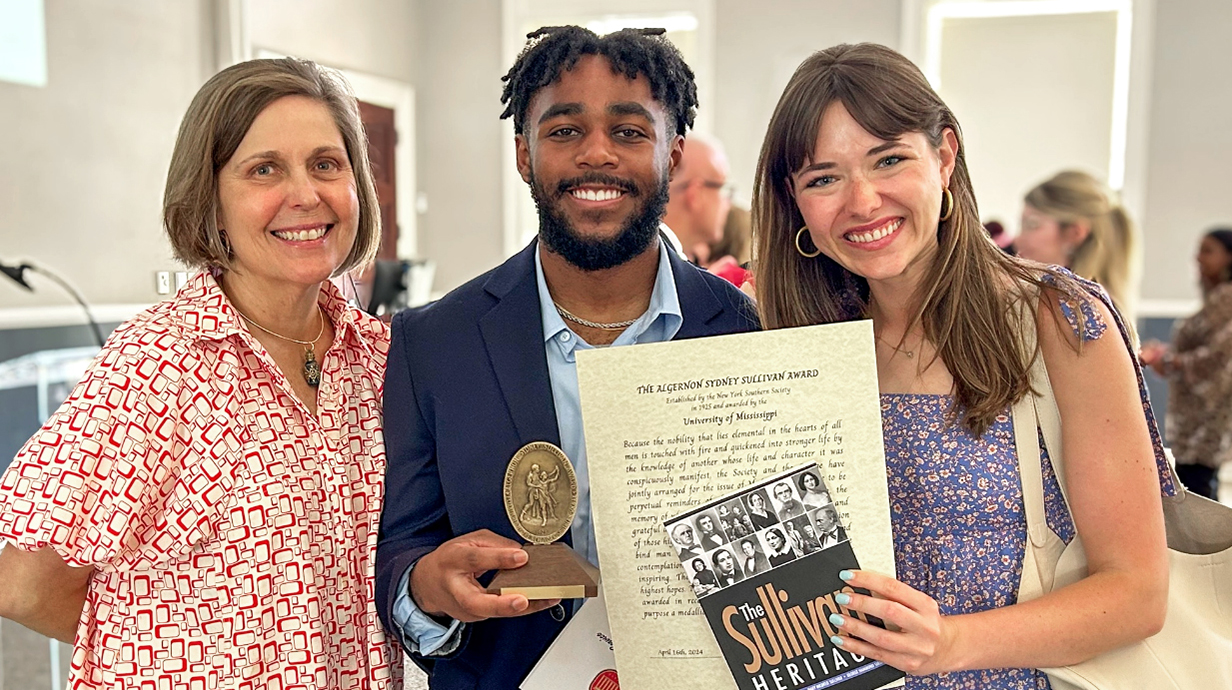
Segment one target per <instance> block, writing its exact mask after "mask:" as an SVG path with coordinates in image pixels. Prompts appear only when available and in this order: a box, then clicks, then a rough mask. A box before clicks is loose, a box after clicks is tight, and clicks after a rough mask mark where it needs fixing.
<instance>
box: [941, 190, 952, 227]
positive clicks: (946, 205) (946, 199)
mask: <svg viewBox="0 0 1232 690" xmlns="http://www.w3.org/2000/svg"><path fill="white" fill-rule="evenodd" d="M941 209H942V210H941V222H942V223H944V222H945V221H947V220H949V219H950V216H952V215H954V195H953V194H952V193H950V188H949V187H942V188H941Z"/></svg>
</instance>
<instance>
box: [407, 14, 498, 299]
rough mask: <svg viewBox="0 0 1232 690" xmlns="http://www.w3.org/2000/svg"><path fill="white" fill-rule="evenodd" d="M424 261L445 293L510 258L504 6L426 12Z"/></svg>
mask: <svg viewBox="0 0 1232 690" xmlns="http://www.w3.org/2000/svg"><path fill="white" fill-rule="evenodd" d="M419 20H420V25H419V41H420V43H419V52H418V55H417V57H418V62H419V69H418V71H419V80H418V82H417V83H416V103H417V104H418V111H419V112H418V115H419V117H418V118H417V120H418V136H419V141H418V168H419V188H420V190H421V191H422V192H423V193H424V195H425V197H426V198H427V202H428V209H427V212H426V213H424V214H422V215H420V217H419V252H420V254H421V255H423V256H425V257H429V258H432V259H434V260H435V261H436V287H435V289H436V290H441V291H444V290H449V289H451V288H454V287H457V286H458V285H460V284H462V283H464V282H466V281H467V280H469V279H471V278H473V277H475V276H476V275H478V274H480V273H482V272H483V271H486V270H488V269H489V268H492V267H493V266H496V265H497V264H499V263H500V262H501V261H502V260H503V259H504V258H505V257H504V252H503V246H502V245H503V243H504V235H503V216H502V213H503V209H502V194H503V187H502V186H501V170H502V168H501V165H502V158H501V149H502V147H505V146H513V141H512V139H509V138H507V137H506V136H505V135H504V129H503V128H502V125H501V121H500V120H499V119H498V118H499V117H500V113H501V111H502V110H503V109H504V108H503V106H502V105H501V103H500V93H501V81H500V78H501V76H502V75H504V74H505V72H506V71H507V70H508V68H509V66H508V65H503V64H501V62H502V61H501V2H500V0H466V1H465V2H437V1H436V0H422V1H421V3H420V6H419Z"/></svg>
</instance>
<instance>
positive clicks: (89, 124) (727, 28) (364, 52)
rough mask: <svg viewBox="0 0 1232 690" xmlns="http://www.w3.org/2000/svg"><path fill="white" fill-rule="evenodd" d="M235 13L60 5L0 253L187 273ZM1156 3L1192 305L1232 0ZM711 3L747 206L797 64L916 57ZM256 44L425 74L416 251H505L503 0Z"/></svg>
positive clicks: (1216, 172) (1166, 193) (5, 113)
mask: <svg viewBox="0 0 1232 690" xmlns="http://www.w3.org/2000/svg"><path fill="white" fill-rule="evenodd" d="M221 2H224V0H177V1H176V2H164V1H163V0H89V1H87V0H57V1H56V2H49V3H47V13H48V16H47V26H48V50H49V70H50V83H49V85H48V86H47V87H46V88H43V89H38V88H32V87H27V86H17V85H13V84H6V83H0V104H2V106H0V150H3V151H5V153H6V157H7V159H8V160H10V161H13V163H10V164H9V165H5V166H0V208H2V209H3V210H4V212H3V213H0V259H3V260H6V261H13V260H20V259H33V260H37V261H42V262H45V263H47V264H48V265H50V266H52V267H53V268H56V269H59V270H61V271H62V272H63V273H65V274H66V275H68V276H69V277H71V278H72V279H73V280H75V281H76V282H77V283H78V284H79V285H80V286H81V288H82V289H83V291H84V292H85V293H86V296H87V297H88V298H89V299H90V300H91V301H93V302H96V303H138V302H151V301H154V300H155V299H157V295H155V294H154V292H153V277H152V273H153V271H154V270H157V269H160V268H172V267H173V264H172V262H171V259H170V252H169V249H168V247H167V245H166V242H165V240H163V239H162V234H161V228H160V225H159V207H160V201H161V196H162V187H163V179H164V176H165V173H166V165H167V161H168V158H169V156H170V151H171V146H172V145H173V143H174V137H175V132H176V129H177V127H178V125H179V120H180V117H181V116H182V114H183V112H184V109H185V108H186V107H187V104H188V101H189V100H190V99H191V97H192V95H193V93H194V92H195V91H196V89H197V88H198V87H199V85H200V84H201V83H202V82H203V81H204V80H205V79H206V78H207V77H208V75H209V74H210V73H211V72H212V69H213V65H214V64H215V63H214V56H213V41H214V38H213V16H214V12H215V7H216V6H217V4H219V3H221ZM909 4H910V3H909ZM1142 8H1145V9H1146V10H1147V11H1152V10H1153V11H1154V15H1155V16H1154V17H1153V25H1154V35H1153V36H1152V35H1150V34H1148V35H1146V36H1138V35H1136V36H1135V40H1145V41H1148V42H1152V41H1153V43H1152V45H1153V48H1152V52H1151V53H1150V54H1149V55H1150V59H1149V60H1147V61H1146V64H1145V65H1135V76H1134V78H1135V80H1137V79H1140V78H1142V77H1143V76H1144V75H1147V76H1152V73H1153V78H1151V79H1150V80H1149V86H1148V87H1146V89H1144V90H1146V93H1144V94H1143V95H1142V98H1143V99H1144V100H1148V101H1149V105H1148V106H1147V107H1145V108H1143V109H1142V111H1143V113H1142V114H1141V115H1140V116H1139V117H1137V118H1136V119H1133V120H1131V122H1130V134H1131V137H1130V138H1131V150H1130V159H1129V168H1128V170H1127V184H1128V185H1129V186H1130V187H1133V186H1134V183H1133V180H1134V179H1135V175H1137V179H1138V182H1137V187H1138V188H1140V189H1141V191H1140V192H1135V193H1134V194H1135V196H1136V197H1137V198H1138V199H1141V200H1145V201H1144V202H1142V203H1140V204H1139V205H1140V206H1141V207H1143V208H1144V209H1145V210H1144V212H1143V213H1142V214H1141V221H1142V227H1143V231H1144V236H1145V252H1144V254H1145V256H1146V257H1148V259H1147V262H1146V266H1145V271H1144V280H1143V285H1142V289H1143V297H1144V298H1146V300H1147V302H1148V303H1149V302H1150V301H1151V300H1153V299H1154V300H1158V299H1175V298H1186V297H1192V296H1194V295H1195V294H1196V291H1195V290H1194V287H1193V272H1192V269H1191V268H1190V265H1191V263H1192V259H1191V256H1192V254H1193V249H1194V246H1195V243H1196V240H1197V237H1198V235H1199V234H1200V233H1201V232H1202V231H1203V230H1204V229H1205V228H1206V227H1207V226H1208V225H1210V224H1212V223H1215V222H1232V194H1228V193H1227V190H1228V189H1230V188H1232V170H1230V169H1229V168H1228V166H1226V165H1224V164H1223V161H1224V160H1226V159H1228V158H1229V155H1228V154H1230V153H1232V129H1230V128H1229V127H1227V124H1226V123H1227V120H1228V118H1229V113H1230V112H1232V87H1229V86H1228V85H1227V82H1226V80H1225V79H1223V77H1222V75H1225V74H1228V73H1229V72H1232V51H1228V50H1226V47H1225V46H1224V42H1223V38H1224V37H1223V36H1222V31H1223V29H1224V27H1227V26H1230V25H1232V5H1230V4H1229V3H1228V2H1227V0H1169V2H1167V3H1159V6H1158V8H1156V7H1155V4H1154V3H1153V2H1150V0H1138V1H1136V2H1135V12H1136V13H1138V14H1139V16H1143V15H1145V14H1147V12H1144V11H1142ZM715 12H716V15H715V22H716V45H717V49H716V54H715V61H716V64H715V70H716V74H715V77H716V78H715V82H716V86H715V94H714V103H715V106H714V108H713V110H714V112H713V113H712V116H713V119H712V122H713V130H714V134H715V135H716V136H717V137H719V138H720V139H721V140H723V141H724V143H725V144H726V145H727V148H728V153H729V157H730V158H731V163H732V179H733V181H734V182H735V183H736V184H737V186H738V190H737V196H738V197H739V198H741V199H742V200H744V201H746V202H747V200H748V197H749V195H750V192H751V185H752V179H753V170H754V166H755V164H756V159H757V153H758V149H759V147H760V143H761V139H762V136H763V134H764V132H765V126H766V123H767V122H768V120H769V117H770V113H771V111H772V109H773V107H774V104H775V102H776V101H777V99H778V95H779V93H780V91H781V89H782V87H783V85H784V84H785V83H786V81H787V78H788V77H789V75H790V73H791V71H792V70H793V69H794V68H795V67H796V65H797V64H798V63H799V62H800V61H801V60H802V59H803V58H804V57H805V56H807V55H808V54H809V53H810V52H812V51H814V50H817V49H820V48H823V47H826V46H829V45H833V44H835V43H839V42H856V41H866V40H867V41H877V42H880V43H884V44H887V45H890V46H891V47H900V46H901V45H902V43H903V41H902V40H901V39H902V37H901V36H900V26H902V25H903V21H902V20H903V16H902V15H903V12H902V10H901V8H900V1H899V0H865V1H862V2H859V3H852V2H847V1H845V0H765V1H763V2H751V1H749V0H716V3H715ZM1136 33H1137V32H1136ZM249 38H250V40H251V42H252V43H253V44H254V45H255V46H257V47H263V48H269V49H272V50H278V51H283V52H288V53H293V54H298V55H303V56H305V57H310V58H314V59H317V60H320V61H322V62H325V63H328V64H332V65H338V66H342V67H347V68H350V69H353V70H357V71H363V72H370V73H373V74H378V75H384V76H387V77H391V78H394V79H398V80H402V81H409V82H410V83H412V84H413V85H414V86H415V88H416V94H417V110H418V113H417V114H418V117H417V128H418V131H417V133H416V134H417V137H418V144H419V147H418V152H417V167H418V173H419V188H420V190H421V191H423V192H425V194H426V198H427V201H428V209H427V213H425V214H423V215H422V216H421V217H420V218H419V237H420V239H419V250H420V253H421V254H422V255H423V256H427V257H430V258H433V259H435V260H436V261H437V263H438V280H437V283H436V289H437V290H445V289H449V288H452V287H454V286H456V285H458V284H460V283H462V282H463V281H465V280H467V279H469V278H470V277H472V276H474V275H477V274H478V273H480V272H482V271H484V270H486V269H488V268H490V267H492V266H494V265H496V264H497V263H499V262H500V261H501V260H502V259H503V258H504V257H503V251H502V246H501V245H502V223H503V217H502V209H501V193H502V192H501V190H502V188H501V179H500V173H501V152H502V147H507V146H512V142H510V141H508V140H507V139H508V137H507V136H506V135H505V134H504V130H503V129H502V127H501V123H500V121H499V120H498V119H497V116H498V115H499V113H500V110H501V106H500V103H499V94H500V88H501V83H500V77H501V75H502V74H504V72H505V71H506V69H507V68H508V65H507V64H503V62H504V61H503V60H502V58H501V2H500V0H466V1H465V2H445V1H438V0H355V1H353V2H346V3H340V2H335V1H334V0H250V4H249ZM1139 68H1143V69H1139ZM1006 98H1010V97H1009V96H1006ZM1014 107H1015V103H1012V102H1011V103H1007V104H1006V108H1008V109H1013V108H1014ZM961 115H962V114H961V113H960V117H961ZM1134 139H1138V140H1139V141H1140V144H1139V145H1138V146H1137V149H1135V148H1134V144H1133V141H1132V140H1134ZM1135 151H1137V153H1135ZM976 184H977V188H978V187H979V186H980V180H979V179H978V171H977V179H976ZM1131 191H1133V190H1132V189H1128V188H1127V194H1128V193H1129V192H1131ZM1135 203H1138V202H1135ZM33 280H38V278H37V277H36V278H34V279H33ZM66 302H67V298H66V297H64V296H62V295H61V294H59V293H58V291H56V290H55V289H54V287H52V286H50V285H46V284H44V285H43V288H42V289H41V290H40V291H39V293H36V294H30V293H26V292H24V291H20V290H19V289H18V288H16V286H13V285H11V284H9V283H8V282H7V281H6V282H0V310H3V309H5V308H10V307H25V306H36V305H37V306H41V305H61V304H65V303H66ZM1144 308H1145V305H1144Z"/></svg>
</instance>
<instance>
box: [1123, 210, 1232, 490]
mask: <svg viewBox="0 0 1232 690" xmlns="http://www.w3.org/2000/svg"><path fill="white" fill-rule="evenodd" d="M1197 259H1198V280H1199V281H1200V283H1201V287H1202V308H1201V309H1199V310H1198V313H1196V314H1194V315H1193V316H1191V317H1189V318H1187V319H1183V320H1181V321H1180V322H1178V323H1177V325H1176V329H1175V332H1174V334H1173V336H1172V345H1171V346H1168V345H1166V344H1164V343H1160V342H1150V343H1147V344H1146V345H1144V346H1143V347H1142V363H1143V364H1145V365H1147V366H1150V367H1151V368H1152V369H1154V370H1155V371H1156V372H1157V373H1159V374H1160V375H1161V376H1166V377H1168V442H1169V443H1170V444H1171V446H1172V453H1173V454H1174V455H1175V456H1176V474H1177V476H1178V477H1180V479H1181V483H1183V484H1184V485H1185V486H1186V488H1188V489H1189V490H1190V491H1193V492H1194V493H1197V494H1200V495H1202V496H1206V497H1207V498H1210V499H1218V497H1219V467H1220V465H1222V464H1223V463H1224V462H1227V461H1228V459H1229V458H1232V228H1216V229H1214V230H1211V231H1209V232H1207V233H1206V235H1204V236H1203V237H1202V242H1200V243H1199V245H1198V257H1197Z"/></svg>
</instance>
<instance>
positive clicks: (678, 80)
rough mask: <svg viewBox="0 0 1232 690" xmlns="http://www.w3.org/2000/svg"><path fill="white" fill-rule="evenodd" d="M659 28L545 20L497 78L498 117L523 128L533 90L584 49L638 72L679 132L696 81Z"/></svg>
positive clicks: (633, 74)
mask: <svg viewBox="0 0 1232 690" xmlns="http://www.w3.org/2000/svg"><path fill="white" fill-rule="evenodd" d="M663 33H664V31H663V29H622V30H620V31H616V32H614V33H610V34H608V35H606V36H598V35H596V34H595V33H594V32H592V31H588V30H586V29H583V28H581V27H579V26H548V27H544V28H542V29H539V30H538V31H535V32H532V33H530V34H527V35H526V38H527V39H529V40H528V41H527V43H526V47H525V48H523V49H522V54H521V55H518V59H517V61H516V62H514V63H513V67H511V68H510V69H509V73H508V74H506V75H505V76H504V77H502V78H501V81H503V82H505V88H504V90H503V92H502V93H501V103H504V104H505V111H504V112H503V113H501V119H502V120H503V119H505V118H507V117H512V118H513V126H514V129H515V130H516V131H517V132H518V133H522V132H524V131H525V130H524V129H523V128H524V127H525V125H526V110H527V108H529V107H530V101H531V99H532V98H534V96H535V93H536V92H538V91H539V89H542V88H543V87H545V86H547V85H549V84H551V83H553V82H555V81H557V80H558V79H560V74H561V72H566V71H569V70H571V69H573V67H574V65H576V64H577V61H578V59H579V58H581V57H582V56H583V55H602V56H603V57H605V58H607V59H608V62H610V63H611V64H612V69H613V70H614V71H615V72H616V73H618V74H623V75H625V76H626V77H628V78H629V79H636V78H637V75H639V74H640V75H643V76H644V77H646V80H647V81H648V82H650V93H651V95H653V96H654V99H655V100H656V101H658V102H659V103H661V104H663V107H664V108H665V109H667V111H668V112H669V113H671V114H672V115H673V116H674V117H675V119H676V133H677V134H680V135H681V136H684V134H685V131H686V130H688V129H689V128H690V127H692V126H693V118H694V117H695V116H696V114H697V86H696V85H695V84H694V83H693V70H691V69H689V66H688V65H687V64H685V61H684V57H683V56H681V55H680V51H679V50H677V49H676V46H674V45H672V43H671V41H669V40H667V38H666V37H665V36H664V35H663Z"/></svg>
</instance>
